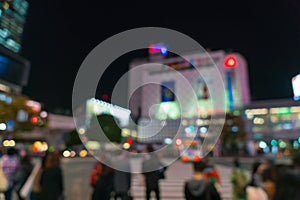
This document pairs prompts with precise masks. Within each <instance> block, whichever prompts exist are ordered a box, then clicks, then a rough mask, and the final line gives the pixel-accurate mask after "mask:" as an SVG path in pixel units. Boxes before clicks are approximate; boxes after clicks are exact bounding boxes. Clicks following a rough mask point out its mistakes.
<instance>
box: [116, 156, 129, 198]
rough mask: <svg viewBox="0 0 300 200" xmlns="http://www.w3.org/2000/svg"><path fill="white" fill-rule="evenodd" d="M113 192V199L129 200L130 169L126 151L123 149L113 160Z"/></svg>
mask: <svg viewBox="0 0 300 200" xmlns="http://www.w3.org/2000/svg"><path fill="white" fill-rule="evenodd" d="M114 167H115V175H114V193H115V200H118V199H121V200H129V199H130V198H131V195H130V187H131V169H130V160H129V159H128V153H127V152H126V151H125V150H123V151H122V152H120V154H119V155H118V156H117V157H116V159H115V160H114Z"/></svg>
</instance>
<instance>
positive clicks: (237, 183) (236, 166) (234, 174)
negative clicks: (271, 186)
mask: <svg viewBox="0 0 300 200" xmlns="http://www.w3.org/2000/svg"><path fill="white" fill-rule="evenodd" d="M230 181H231V184H232V199H233V200H245V199H246V187H247V184H248V183H249V178H248V175H247V173H246V171H245V170H244V169H242V167H241V164H240V161H239V159H238V158H235V159H234V161H233V169H232V171H231V177H230Z"/></svg>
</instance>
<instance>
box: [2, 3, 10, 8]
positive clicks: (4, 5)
mask: <svg viewBox="0 0 300 200" xmlns="http://www.w3.org/2000/svg"><path fill="white" fill-rule="evenodd" d="M3 8H4V9H5V10H7V9H8V8H9V4H8V3H7V2H4V4H3Z"/></svg>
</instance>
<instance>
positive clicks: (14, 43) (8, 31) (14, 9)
mask: <svg viewBox="0 0 300 200" xmlns="http://www.w3.org/2000/svg"><path fill="white" fill-rule="evenodd" d="M28 6H29V4H28V2H27V1H26V0H1V2H0V44H1V45H3V46H4V47H6V48H8V49H10V50H12V51H13V52H16V53H18V52H19V51H20V49H21V44H22V34H23V29H24V25H25V22H26V14H27V9H28Z"/></svg>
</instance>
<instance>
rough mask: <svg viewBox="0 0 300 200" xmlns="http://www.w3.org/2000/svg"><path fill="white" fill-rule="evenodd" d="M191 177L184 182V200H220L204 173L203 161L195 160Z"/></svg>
mask: <svg viewBox="0 0 300 200" xmlns="http://www.w3.org/2000/svg"><path fill="white" fill-rule="evenodd" d="M193 165H194V174H193V177H192V178H191V179H189V180H187V181H186V182H185V183H184V196H185V199H186V200H207V199H210V200H220V199H221V197H220V195H219V193H218V192H217V190H216V188H215V186H214V184H213V183H212V182H210V181H209V180H207V179H206V178H205V175H204V169H205V167H206V165H205V163H204V162H203V161H200V162H195V163H193Z"/></svg>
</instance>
